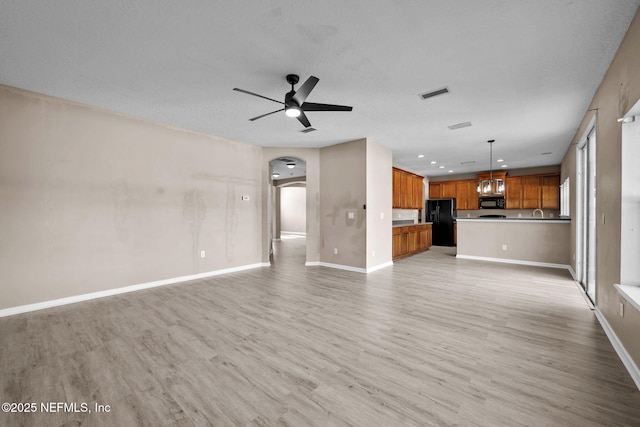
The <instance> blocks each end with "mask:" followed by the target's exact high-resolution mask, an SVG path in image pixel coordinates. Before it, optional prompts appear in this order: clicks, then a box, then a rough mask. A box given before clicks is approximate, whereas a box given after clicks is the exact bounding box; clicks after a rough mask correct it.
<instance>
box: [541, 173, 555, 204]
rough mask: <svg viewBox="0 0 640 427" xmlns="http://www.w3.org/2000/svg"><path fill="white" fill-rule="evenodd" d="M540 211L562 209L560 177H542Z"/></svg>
mask: <svg viewBox="0 0 640 427" xmlns="http://www.w3.org/2000/svg"><path fill="white" fill-rule="evenodd" d="M540 209H560V175H548V176H541V177H540Z"/></svg>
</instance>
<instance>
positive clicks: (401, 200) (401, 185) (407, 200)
mask: <svg viewBox="0 0 640 427" xmlns="http://www.w3.org/2000/svg"><path fill="white" fill-rule="evenodd" d="M423 194H424V177H422V176H420V175H416V174H414V173H411V172H407V171H404V170H402V169H398V168H393V208H396V209H423V207H422V204H423V202H424V200H423Z"/></svg>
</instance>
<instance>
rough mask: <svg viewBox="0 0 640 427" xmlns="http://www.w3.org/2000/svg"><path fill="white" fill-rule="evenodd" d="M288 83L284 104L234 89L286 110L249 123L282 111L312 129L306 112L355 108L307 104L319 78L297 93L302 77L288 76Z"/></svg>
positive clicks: (311, 79) (306, 84)
mask: <svg viewBox="0 0 640 427" xmlns="http://www.w3.org/2000/svg"><path fill="white" fill-rule="evenodd" d="M286 79H287V83H289V84H290V85H291V91H289V92H287V93H286V94H285V96H284V102H282V101H278V100H276V99H273V98H269V97H266V96H263V95H259V94H257V93H253V92H249V91H248V90H244V89H240V88H237V87H235V88H233V90H235V91H237V92H242V93H246V94H247V95H253V96H257V97H258V98H262V99H266V100H269V101H273V102H277V103H278V104H282V105H284V108H281V109H279V110H275V111H271V112H270V113H266V114H262V115H260V116H257V117H253V118H250V119H249V121H255V120H258V119H261V118H263V117H266V116H269V115H271V114H275V113H279V112H280V111H284V113H285V114H286V115H287V117H295V118H297V119H298V121H299V122H300V123H301V124H302V126H304V127H305V128H310V127H311V123H310V122H309V119H308V118H307V116H306V114H305V112H307V111H352V110H353V107H349V106H347V105H334V104H318V103H315V102H305V100H306V99H307V96H309V93H311V91H312V90H313V88H314V87H315V86H316V84H318V82H319V81H320V79H318V78H317V77H314V76H311V77H309V78H308V79H307V80H306V81H305V82H304V83H303V84H302V86H300V88H298V90H297V91H296V90H295V88H294V86H295V85H296V84H297V83H298V82H299V81H300V77H299V76H298V75H297V74H288V75H287V77H286Z"/></svg>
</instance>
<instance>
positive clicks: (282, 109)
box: [249, 108, 284, 122]
mask: <svg viewBox="0 0 640 427" xmlns="http://www.w3.org/2000/svg"><path fill="white" fill-rule="evenodd" d="M280 111H284V108H281V109H280V110H276V111H272V112H270V113H267V114H263V115H261V116H258V117H254V118H252V119H249V121H251V122H252V121H254V120H258V119H261V118H263V117H266V116H269V115H271V114H275V113H279V112H280Z"/></svg>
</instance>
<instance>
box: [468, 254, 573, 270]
mask: <svg viewBox="0 0 640 427" xmlns="http://www.w3.org/2000/svg"><path fill="white" fill-rule="evenodd" d="M456 258H461V259H473V260H476V261H489V262H502V263H505V264H519V265H532V266H535V267H549V268H560V269H563V270H568V269H570V268H571V266H570V265H569V264H554V263H552V262H538V261H524V260H521V259H509V258H490V257H483V256H475V255H456Z"/></svg>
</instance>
